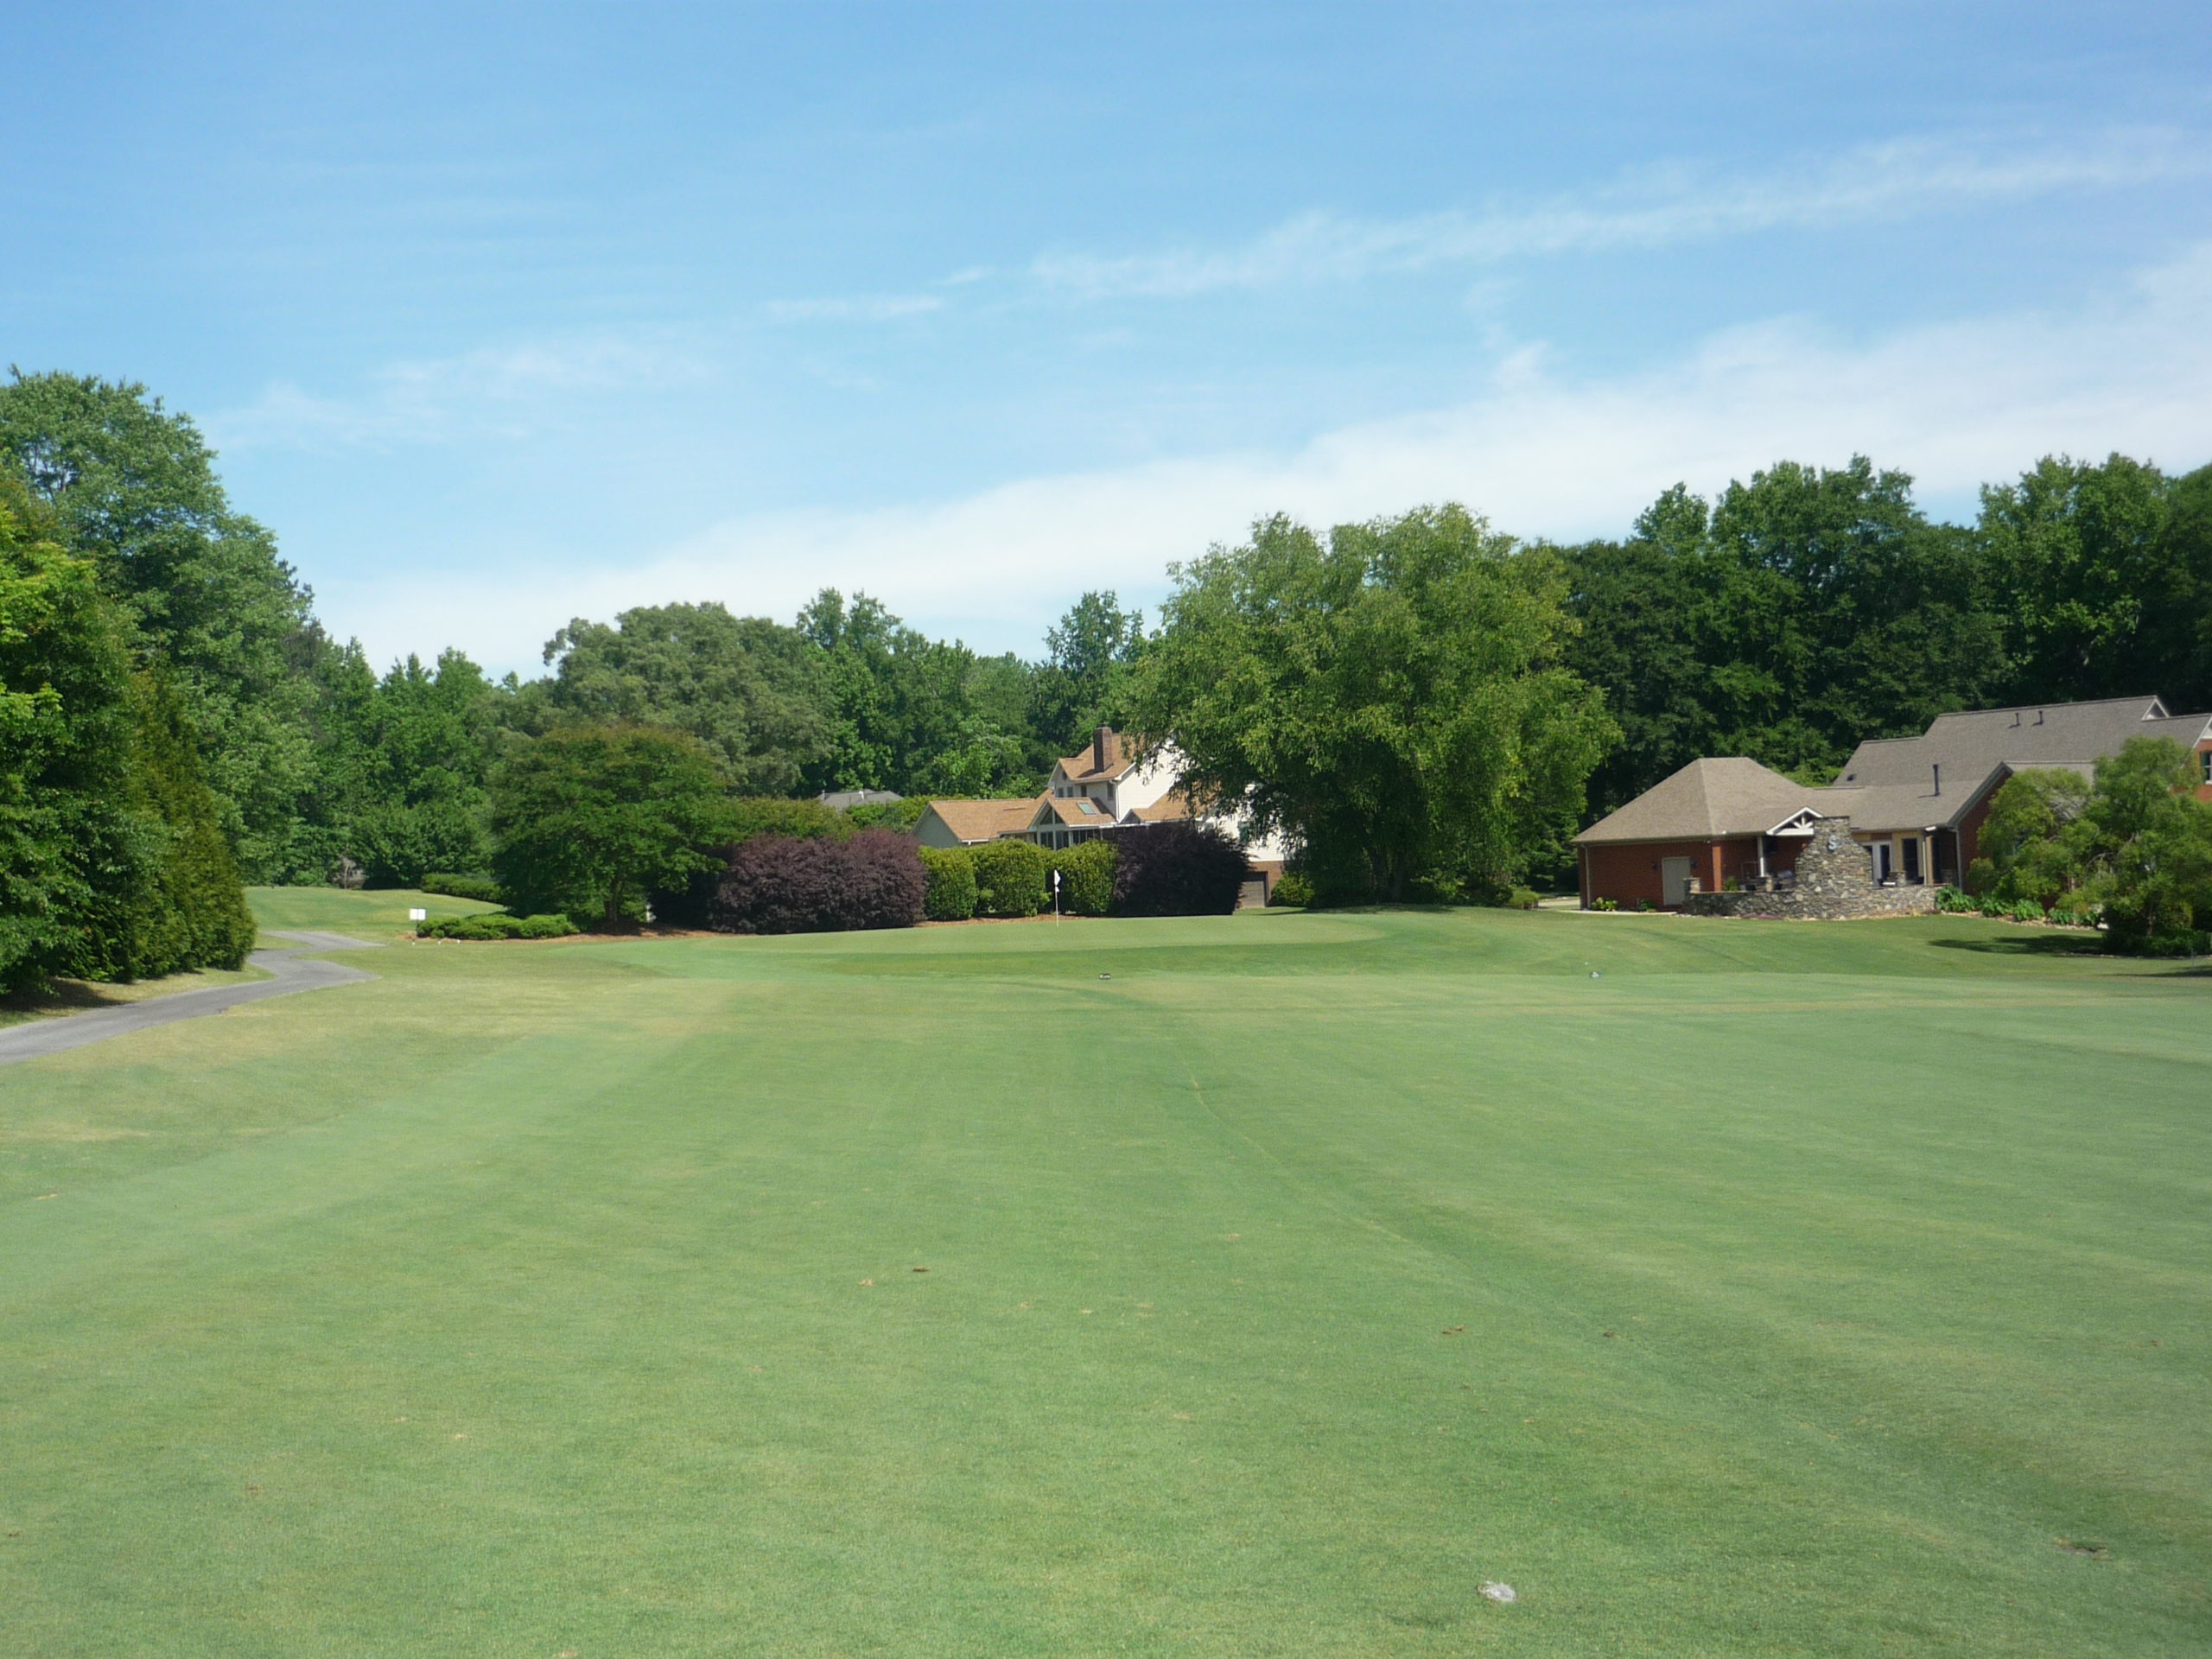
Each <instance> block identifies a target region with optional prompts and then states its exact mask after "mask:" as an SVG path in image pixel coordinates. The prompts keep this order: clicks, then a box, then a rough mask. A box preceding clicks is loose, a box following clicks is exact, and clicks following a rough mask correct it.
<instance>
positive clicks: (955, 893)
mask: <svg viewBox="0 0 2212 1659" xmlns="http://www.w3.org/2000/svg"><path fill="white" fill-rule="evenodd" d="M920 850H921V855H922V873H923V874H924V876H925V877H926V878H927V880H928V883H929V885H928V887H926V888H925V890H924V892H923V894H922V914H923V915H924V916H925V917H926V918H928V919H929V920H931V921H932V922H964V921H966V920H967V919H968V918H969V917H970V916H973V915H974V914H975V913H976V861H975V860H974V859H972V858H970V857H969V855H968V849H966V848H965V847H925V848H923V849H920Z"/></svg>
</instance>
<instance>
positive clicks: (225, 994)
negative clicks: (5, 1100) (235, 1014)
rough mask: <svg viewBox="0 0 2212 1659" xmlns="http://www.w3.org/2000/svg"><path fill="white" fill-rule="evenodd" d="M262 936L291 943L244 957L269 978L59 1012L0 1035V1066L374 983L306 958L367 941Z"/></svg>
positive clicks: (366, 945) (366, 946)
mask: <svg viewBox="0 0 2212 1659" xmlns="http://www.w3.org/2000/svg"><path fill="white" fill-rule="evenodd" d="M264 937H265V938H278V939H296V940H298V941H299V943H298V944H294V945H291V946H289V947H288V948H287V949H284V950H256V951H255V952H253V954H252V955H251V956H249V957H247V958H246V961H247V962H248V963H250V964H251V965H252V966H253V967H256V968H260V969H266V970H267V971H268V972H269V973H270V975H271V976H272V977H270V978H268V979H257V980H251V981H249V982H246V983H245V984H243V985H213V986H210V987H209V988H207V989H206V990H204V991H179V992H177V993H176V994H175V995H173V996H153V997H149V998H147V999H146V1000H145V1001H143V1002H118V1003H117V1004H116V1005H115V1006H114V1007H111V1008H91V1009H88V1010H86V1012H85V1013H83V1014H62V1015H60V1016H58V1017H57V1018H54V1019H52V1020H30V1021H29V1022H28V1023H27V1024H24V1025H20V1026H11V1027H9V1028H8V1029H7V1030H5V1031H0V1065H7V1064H9V1063H10V1061H13V1060H28V1059H31V1058H35V1057H36V1056H38V1055H41V1054H58V1053H60V1052H61V1051H62V1050H63V1049H65V1048H77V1047H80V1046H83V1045H84V1044H86V1043H97V1042H99V1041H101V1040H102V1039H105V1038H109V1037H120V1036H122V1035H124V1033H126V1032H133V1031H145V1030H148V1029H149V1028H150V1027H155V1026H166V1025H168V1024H169V1023H171V1022H172V1021H174V1020H197V1019H200V1018H201V1017H203V1016H204V1015H207V1014H220V1013H221V1012H222V1011H223V1010H224V1009H225V1008H234V1007H238V1004H239V1003H241V1002H258V1001H261V999H262V998H263V997H264V996H289V995H291V994H292V993H293V992H295V991H319V990H322V989H323V988H326V987H327V986H332V985H350V984H352V983H353V982H355V981H357V980H363V979H374V978H375V977H376V976H375V975H374V974H372V973H369V972H366V971H365V970H364V969H359V968H354V967H351V966H348V965H347V964H346V963H342V962H326V961H323V960H322V959H321V957H319V956H317V955H314V954H310V953H313V952H320V951H324V950H379V949H381V948H382V947H381V946H379V945H378V944H376V943H375V942H374V941H372V940H369V939H355V938H347V937H346V935H345V934H343V933H321V932H313V931H299V930H295V929H287V930H285V931H282V932H277V931H270V930H267V929H264Z"/></svg>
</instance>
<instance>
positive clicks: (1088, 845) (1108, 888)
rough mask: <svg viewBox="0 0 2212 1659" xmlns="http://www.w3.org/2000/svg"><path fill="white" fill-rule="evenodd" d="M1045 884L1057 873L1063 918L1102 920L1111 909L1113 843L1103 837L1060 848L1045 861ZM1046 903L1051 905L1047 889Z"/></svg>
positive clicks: (1050, 897)
mask: <svg viewBox="0 0 2212 1659" xmlns="http://www.w3.org/2000/svg"><path fill="white" fill-rule="evenodd" d="M1045 862H1046V872H1047V875H1046V880H1048V881H1049V880H1050V879H1051V877H1050V873H1051V872H1052V871H1054V870H1057V871H1058V872H1059V876H1060V913H1061V914H1062V915H1063V916H1103V915H1104V914H1105V913H1106V912H1108V911H1109V910H1110V909H1112V908H1113V906H1114V865H1115V862H1116V856H1115V853H1114V843H1113V842H1110V841H1108V840H1106V839H1105V838H1104V837H1103V836H1098V837H1095V838H1093V839H1091V840H1090V841H1082V842H1077V843H1076V844H1075V845H1074V846H1072V847H1063V848H1061V849H1059V850H1058V852H1055V853H1052V854H1050V855H1047V856H1046V861H1045ZM1045 897H1046V903H1047V904H1050V903H1051V902H1052V893H1051V891H1050V889H1049V887H1048V888H1047V890H1046V895H1045Z"/></svg>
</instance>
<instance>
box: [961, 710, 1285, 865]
mask: <svg viewBox="0 0 2212 1659" xmlns="http://www.w3.org/2000/svg"><path fill="white" fill-rule="evenodd" d="M1182 762H1183V757H1182V756H1181V755H1180V754H1179V753H1176V750H1175V746H1174V745H1173V744H1172V743H1161V744H1157V745H1147V744H1146V743H1145V742H1144V741H1142V740H1141V739H1139V738H1135V737H1132V736H1130V735H1128V734H1126V733H1122V732H1117V731H1116V730H1115V729H1114V728H1112V727H1110V726H1101V727H1100V728H1098V729H1097V730H1096V731H1095V732H1093V733H1092V734H1091V736H1090V747H1088V748H1086V749H1084V750H1083V751H1082V752H1081V753H1077V754H1071V755H1066V756H1064V757H1063V758H1062V759H1060V760H1057V761H1055V762H1053V764H1052V780H1051V782H1049V783H1048V784H1047V785H1046V787H1045V792H1044V794H1043V795H1042V796H1041V797H1039V798H1038V801H1037V803H1036V809H1035V810H1034V811H1033V812H1032V813H1031V814H1030V815H1029V818H1028V821H1027V823H1026V824H1024V825H1023V826H1022V827H1021V828H1020V829H1014V830H1008V831H1006V832H1004V833H1007V834H1010V835H1019V836H1020V837H1021V838H1022V839H1023V840H1025V841H1033V842H1036V843H1037V844H1038V845H1039V846H1040V847H1067V846H1071V845H1073V844H1074V843H1075V842H1078V841H1088V840H1090V838H1091V837H1092V836H1099V835H1104V834H1107V833H1109V832H1110V831H1113V830H1116V829H1126V828H1128V827H1130V826H1132V825H1135V824H1141V823H1164V822H1166V821H1168V820H1170V819H1174V818H1187V817H1211V818H1213V819H1215V820H1216V822H1217V823H1220V825H1221V827H1222V828H1224V829H1227V830H1228V831H1229V832H1230V834H1231V835H1234V836H1236V838H1237V839H1238V840H1239V841H1240V842H1243V846H1244V851H1245V855H1246V857H1247V859H1248V860H1249V862H1250V864H1251V866H1252V868H1253V872H1254V880H1255V881H1257V882H1259V883H1260V884H1262V890H1261V892H1260V893H1259V894H1258V895H1256V896H1257V897H1258V898H1259V899H1261V901H1262V902H1264V901H1265V899H1266V895H1267V893H1268V892H1270V891H1272V890H1273V889H1274V883H1275V878H1276V877H1277V876H1279V875H1281V874H1282V867H1283V861H1284V860H1285V859H1286V858H1287V856H1288V853H1287V849H1285V847H1284V846H1283V843H1282V838H1281V836H1276V835H1274V834H1269V835H1266V836H1259V837H1257V838H1256V839H1251V838H1248V837H1247V836H1246V834H1245V824H1244V823H1243V818H1244V815H1243V813H1242V812H1231V813H1204V814H1199V813H1196V812H1194V811H1193V809H1192V801H1191V798H1190V795H1189V794H1188V792H1187V791H1185V790H1183V789H1182V788H1181V787H1180V786H1179V779H1180V776H1181V773H1182V769H1183V768H1182Z"/></svg>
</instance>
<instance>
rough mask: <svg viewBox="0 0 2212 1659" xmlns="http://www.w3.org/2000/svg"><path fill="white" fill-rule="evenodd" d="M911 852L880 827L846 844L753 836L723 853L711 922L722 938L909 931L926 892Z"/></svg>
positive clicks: (925, 882)
mask: <svg viewBox="0 0 2212 1659" xmlns="http://www.w3.org/2000/svg"><path fill="white" fill-rule="evenodd" d="M918 852H919V849H918V848H916V847H915V845H914V843H913V842H911V841H909V840H907V839H906V837H905V836H897V835H893V834H892V833H891V832H890V831H889V830H887V829H863V830H861V832H860V833H859V834H858V835H856V836H853V837H852V839H850V840H849V841H834V840H830V839H828V838H827V837H820V838H812V837H810V838H805V839H802V838H799V837H797V836H755V837H754V838H753V839H752V840H750V841H748V842H745V843H744V844H743V845H742V846H741V847H739V848H738V849H736V851H734V853H732V854H731V855H730V860H729V868H728V870H727V871H726V872H725V873H724V874H723V876H722V881H721V891H720V892H719V893H717V894H716V896H715V906H714V911H713V915H712V918H711V925H713V926H715V927H716V928H718V929H720V930H721V931H723V932H725V933H838V932H846V931H854V930H856V929H861V928H878V927H912V926H913V925H914V924H915V923H917V922H918V921H920V920H921V919H922V903H923V897H924V894H925V892H926V890H927V887H928V877H927V876H926V874H925V873H924V871H923V868H922V861H921V859H920V857H919V856H918Z"/></svg>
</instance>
